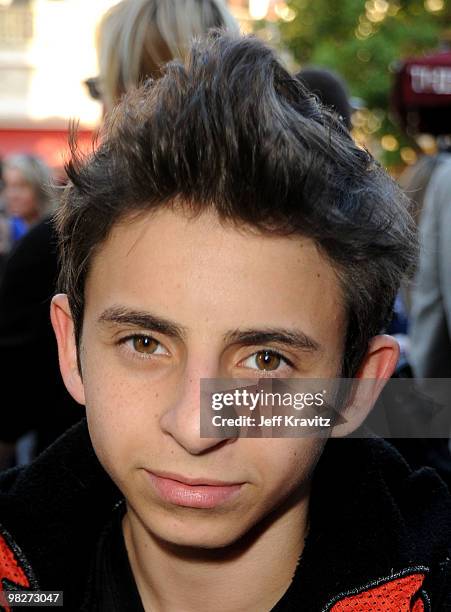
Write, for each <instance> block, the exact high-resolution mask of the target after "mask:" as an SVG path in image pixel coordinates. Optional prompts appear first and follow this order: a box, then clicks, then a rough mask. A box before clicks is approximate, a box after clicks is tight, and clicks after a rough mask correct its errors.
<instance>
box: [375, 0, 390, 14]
mask: <svg viewBox="0 0 451 612" xmlns="http://www.w3.org/2000/svg"><path fill="white" fill-rule="evenodd" d="M374 8H375V9H376V11H380V12H381V13H386V12H387V11H388V9H389V8H390V5H389V3H388V2H387V1H386V0H374Z"/></svg>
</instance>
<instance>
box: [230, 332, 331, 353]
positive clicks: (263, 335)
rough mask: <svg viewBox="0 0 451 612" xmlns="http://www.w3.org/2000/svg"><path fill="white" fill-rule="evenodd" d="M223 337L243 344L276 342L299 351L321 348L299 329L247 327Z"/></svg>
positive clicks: (312, 350)
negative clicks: (247, 328)
mask: <svg viewBox="0 0 451 612" xmlns="http://www.w3.org/2000/svg"><path fill="white" fill-rule="evenodd" d="M224 339H225V340H226V342H230V343H231V344H244V345H257V344H269V343H270V342H278V343H279V344H285V345H286V346H287V347H291V348H294V349H297V350H300V351H309V352H312V353H313V352H317V351H321V350H322V346H321V345H320V344H319V342H317V341H316V340H314V339H313V338H311V337H310V336H308V335H307V334H305V333H304V332H302V331H299V330H288V329H280V328H277V329H265V330H260V329H249V330H239V329H237V330H235V331H233V332H229V333H227V334H226V335H225V337H224Z"/></svg>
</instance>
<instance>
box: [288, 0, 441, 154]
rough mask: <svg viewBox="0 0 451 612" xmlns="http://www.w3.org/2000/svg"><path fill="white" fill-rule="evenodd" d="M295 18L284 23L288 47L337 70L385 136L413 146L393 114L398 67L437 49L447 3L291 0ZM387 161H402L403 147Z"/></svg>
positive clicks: (297, 55) (300, 56)
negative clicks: (401, 131) (401, 61)
mask: <svg viewBox="0 0 451 612" xmlns="http://www.w3.org/2000/svg"><path fill="white" fill-rule="evenodd" d="M287 5H288V6H289V8H290V9H292V11H293V13H292V15H293V16H294V15H295V18H294V19H292V20H291V21H288V22H284V21H283V20H281V22H280V24H279V30H280V34H281V39H282V40H281V42H282V44H283V45H284V46H285V47H286V48H288V49H289V50H290V51H291V53H292V54H293V56H294V58H295V59H296V61H298V62H299V63H300V65H305V64H315V65H321V66H325V67H328V68H331V69H333V70H335V71H337V72H338V73H339V74H341V75H342V76H343V77H344V78H345V80H346V81H347V83H348V85H349V88H350V92H351V95H352V96H355V97H358V98H361V99H362V100H363V102H364V105H365V106H366V108H367V109H368V110H369V111H370V113H371V115H372V117H373V119H372V121H373V127H374V126H376V128H375V129H372V130H371V129H370V130H369V131H370V132H371V131H372V132H374V135H375V136H378V137H379V138H380V137H381V136H382V134H384V133H387V132H390V133H392V134H395V135H396V136H397V138H398V140H399V141H400V142H401V144H405V143H406V142H407V139H406V136H405V135H403V134H401V133H400V131H399V129H398V128H397V126H396V125H395V124H394V122H393V119H392V118H391V117H390V114H389V97H390V91H391V87H392V83H393V76H394V72H395V69H396V63H397V62H398V61H399V60H401V59H403V58H406V57H409V56H415V55H419V54H421V53H423V52H425V51H429V50H433V49H436V48H437V47H438V45H439V43H440V40H441V37H442V35H443V32H444V30H445V29H446V28H447V27H449V25H450V24H451V7H450V6H449V5H448V6H447V3H446V1H445V0H425V1H424V2H423V1H420V0H397V1H395V0H367V1H366V2H365V1H364V0H340V1H339V2H338V1H335V2H334V1H333V0H332V1H331V0H310V1H309V0H288V1H287ZM384 161H385V162H386V163H388V164H392V163H397V162H399V149H397V150H396V151H392V152H391V153H390V152H388V153H386V155H385V159H384Z"/></svg>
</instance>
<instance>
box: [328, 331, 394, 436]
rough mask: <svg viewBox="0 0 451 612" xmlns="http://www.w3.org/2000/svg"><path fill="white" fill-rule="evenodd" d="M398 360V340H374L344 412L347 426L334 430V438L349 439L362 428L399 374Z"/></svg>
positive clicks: (376, 338) (342, 412) (385, 338)
mask: <svg viewBox="0 0 451 612" xmlns="http://www.w3.org/2000/svg"><path fill="white" fill-rule="evenodd" d="M398 359H399V344H398V343H397V341H396V340H395V339H394V338H392V337H391V336H387V335H381V336H375V337H374V338H372V339H371V340H370V343H369V345H368V350H367V352H366V355H365V357H364V359H363V361H362V364H361V366H360V369H359V371H358V373H357V375H356V381H355V387H354V391H353V393H352V396H351V397H350V398H349V402H348V404H347V405H346V407H345V408H344V409H343V410H341V414H342V416H343V421H344V422H343V423H342V424H339V425H337V426H335V427H334V429H333V432H332V437H343V436H347V435H349V434H351V433H352V432H353V431H355V430H356V429H357V428H358V427H360V425H361V424H362V423H363V421H364V420H365V419H366V417H367V416H368V414H369V413H370V412H371V410H372V408H373V406H374V404H375V403H376V401H377V398H378V397H379V395H380V393H381V391H382V389H383V388H384V386H385V384H386V382H387V380H388V379H389V378H390V377H391V375H392V374H393V372H394V371H395V368H396V364H397V363H398Z"/></svg>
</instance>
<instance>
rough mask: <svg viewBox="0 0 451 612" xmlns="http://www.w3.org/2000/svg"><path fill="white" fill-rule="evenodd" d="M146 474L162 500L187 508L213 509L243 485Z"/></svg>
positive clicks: (171, 475)
mask: <svg viewBox="0 0 451 612" xmlns="http://www.w3.org/2000/svg"><path fill="white" fill-rule="evenodd" d="M147 474H148V476H149V480H150V482H151V484H152V486H153V488H154V490H155V491H156V493H157V494H158V495H159V496H160V497H161V498H162V499H164V500H165V501H168V502H170V503H172V504H175V505H177V506H186V507H188V508H215V507H216V506H219V505H220V504H222V503H224V502H226V501H228V500H229V499H230V498H231V497H233V496H234V495H236V494H237V493H238V491H239V490H240V489H241V486H242V484H243V483H238V484H236V483H226V482H220V481H218V480H210V479H193V478H185V477H184V476H179V475H177V474H166V473H164V474H163V473H160V474H156V473H154V472H147Z"/></svg>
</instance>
